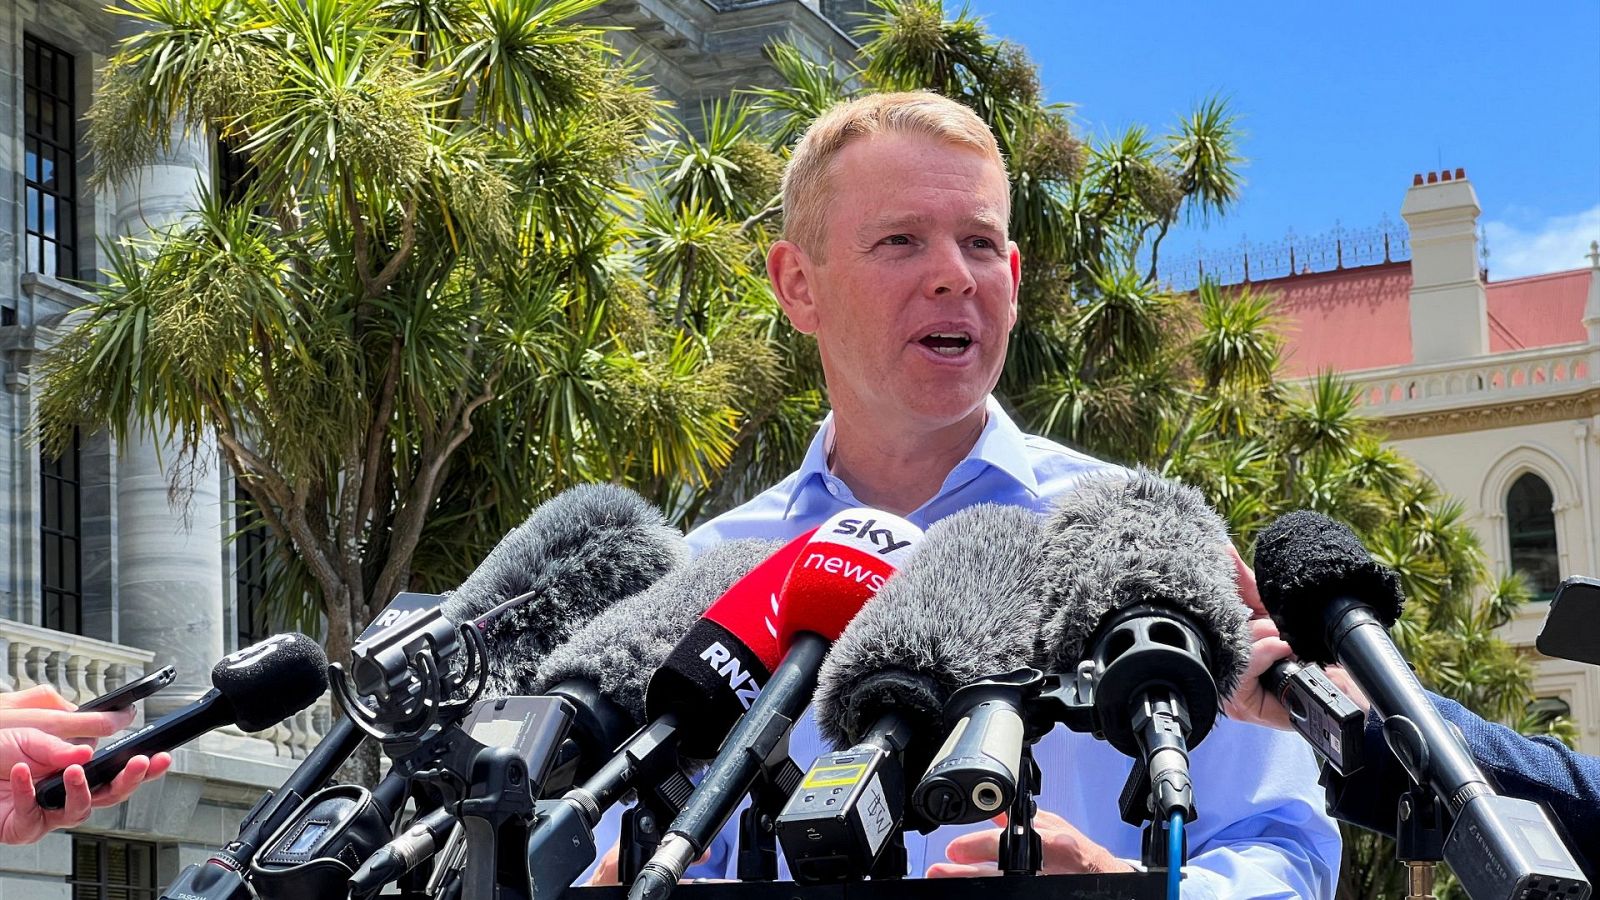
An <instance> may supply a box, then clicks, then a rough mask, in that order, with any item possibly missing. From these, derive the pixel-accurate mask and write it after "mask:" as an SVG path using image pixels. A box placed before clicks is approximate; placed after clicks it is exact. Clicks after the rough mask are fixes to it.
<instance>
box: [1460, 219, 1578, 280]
mask: <svg viewBox="0 0 1600 900" xmlns="http://www.w3.org/2000/svg"><path fill="white" fill-rule="evenodd" d="M1483 230H1484V235H1485V236H1486V237H1487V239H1488V244H1489V277H1490V278H1492V279H1494V280H1495V281H1503V280H1505V279H1507V278H1517V277H1520V276H1523V275H1542V274H1544V273H1546V272H1563V271H1566V270H1567V269H1577V268H1582V267H1584V266H1587V265H1588V264H1589V261H1588V260H1587V259H1585V258H1584V257H1585V255H1586V254H1587V253H1588V252H1589V242H1590V241H1600V203H1597V204H1595V205H1594V206H1592V207H1590V208H1589V209H1586V210H1583V211H1582V212H1577V213H1573V214H1572V215H1568V216H1551V217H1550V218H1548V219H1545V220H1544V221H1543V222H1535V223H1533V224H1531V225H1529V226H1526V227H1519V226H1517V225H1512V224H1509V223H1507V222H1484V223H1483Z"/></svg>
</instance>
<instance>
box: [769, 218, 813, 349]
mask: <svg viewBox="0 0 1600 900" xmlns="http://www.w3.org/2000/svg"><path fill="white" fill-rule="evenodd" d="M811 270H812V263H811V258H810V257H809V256H807V255H806V252H805V251H804V250H802V249H800V245H799V244H796V243H795V242H793V241H778V242H777V243H775V244H773V245H772V249H770V250H768V251H767V278H768V279H769V280H770V281H771V282H772V292H773V293H774V294H776V295H777V296H778V305H779V306H782V307H783V314H784V315H786V316H788V317H789V324H791V325H793V326H794V330H795V331H798V332H800V333H801V334H816V333H817V303H816V297H815V295H813V293H812V281H811Z"/></svg>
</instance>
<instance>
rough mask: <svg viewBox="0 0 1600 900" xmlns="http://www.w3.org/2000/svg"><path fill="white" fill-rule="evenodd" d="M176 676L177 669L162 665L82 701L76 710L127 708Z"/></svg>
mask: <svg viewBox="0 0 1600 900" xmlns="http://www.w3.org/2000/svg"><path fill="white" fill-rule="evenodd" d="M177 677H178V670H177V669H175V668H173V667H172V666H162V667H161V668H159V669H157V670H155V671H154V672H151V673H150V674H149V675H146V676H144V677H143V678H136V679H134V680H133V681H130V682H128V683H127V684H125V685H123V686H122V687H119V688H117V689H116V690H112V691H107V692H105V693H104V694H101V695H100V696H98V697H96V698H94V699H93V700H90V701H88V702H87V703H84V704H83V705H81V706H79V707H78V712H109V711H114V710H119V709H127V708H128V707H130V706H132V705H134V704H135V703H138V702H139V701H140V700H143V699H144V698H146V697H148V696H150V695H151V694H154V693H155V692H156V691H159V690H161V689H162V688H164V687H166V686H167V685H169V684H171V683H172V679H174V678H177Z"/></svg>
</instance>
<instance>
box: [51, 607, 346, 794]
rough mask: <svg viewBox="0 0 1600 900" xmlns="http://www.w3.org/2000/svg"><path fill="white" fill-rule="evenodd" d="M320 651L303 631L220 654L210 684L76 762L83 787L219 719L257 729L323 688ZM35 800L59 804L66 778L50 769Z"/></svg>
mask: <svg viewBox="0 0 1600 900" xmlns="http://www.w3.org/2000/svg"><path fill="white" fill-rule="evenodd" d="M327 666H328V657H327V655H326V654H324V653H323V652H322V647H321V646H319V645H318V644H317V642H316V641H314V640H312V639H311V638H308V637H306V636H305V635H303V634H297V633H292V632H291V633H288V634H278V635H273V636H272V637H269V638H267V639H266V640H264V641H261V642H260V643H257V644H252V645H251V646H249V647H246V648H244V649H243V650H240V651H238V652H237V653H233V654H230V655H228V656H224V657H223V658H222V659H221V661H219V662H218V663H217V664H216V666H215V667H214V668H212V670H211V684H212V688H211V690H209V691H207V692H206V693H205V695H204V696H202V697H201V698H200V699H198V700H196V701H194V702H193V703H190V704H188V705H187V706H185V707H183V708H182V709H177V710H174V711H173V712H171V713H168V714H167V715H165V716H162V717H161V718H160V719H157V720H156V721H154V722H151V723H149V724H147V725H145V726H144V727H143V728H141V729H139V730H138V731H135V732H133V733H131V734H128V735H126V736H124V737H122V738H119V739H118V740H116V741H113V742H112V743H110V744H107V745H106V746H105V747H102V748H101V749H100V750H99V751H98V752H96V753H95V755H94V757H93V758H92V759H90V760H89V763H88V765H86V766H84V767H83V770H84V773H85V774H86V775H88V777H89V787H90V789H91V790H92V789H95V788H99V787H102V786H104V785H106V784H109V783H110V782H111V780H112V779H113V778H115V777H116V775H117V773H118V772H120V771H122V769H123V767H125V766H126V765H127V764H128V760H130V759H132V758H133V757H135V756H149V755H151V754H154V753H160V752H163V751H166V750H171V749H173V748H175V747H178V746H181V745H183V744H186V743H188V742H189V741H192V740H194V739H195V738H197V737H199V736H200V735H202V734H205V733H206V732H208V731H211V730H213V729H216V728H221V727H222V726H224V725H237V726H239V728H240V730H242V731H261V730H263V729H266V728H271V727H272V726H274V725H276V724H278V723H279V722H281V721H283V720H284V719H287V718H288V717H290V716H292V715H294V714H295V713H297V712H299V711H301V710H303V709H305V708H306V707H308V706H310V705H311V704H313V703H315V702H316V701H317V698H318V697H320V696H322V692H323V691H325V690H327V689H328V675H327V671H326V670H327ZM38 802H39V805H40V806H42V807H44V808H45V809H60V808H61V807H62V806H63V805H64V804H65V803H66V802H67V789H66V782H65V781H64V779H63V777H62V775H61V774H60V773H57V774H55V775H52V776H50V777H49V778H47V779H45V780H44V781H43V782H41V783H40V784H39V791H38Z"/></svg>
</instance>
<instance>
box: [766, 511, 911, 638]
mask: <svg viewBox="0 0 1600 900" xmlns="http://www.w3.org/2000/svg"><path fill="white" fill-rule="evenodd" d="M921 540H922V529H920V528H918V527H917V526H915V525H913V524H911V523H910V522H907V521H906V520H905V519H902V518H900V517H899V516H895V515H890V514H889V513H886V512H880V511H878V510H875V509H865V508H857V509H848V510H845V511H844V512H842V513H839V514H837V515H835V516H833V517H832V518H830V519H829V520H828V521H826V522H824V523H822V525H821V526H820V527H818V528H817V530H816V533H815V534H813V535H812V537H811V542H810V543H809V544H807V545H806V546H805V547H803V548H802V549H801V550H800V556H799V558H798V559H796V560H795V562H794V568H792V569H790V570H789V575H788V577H787V578H785V579H784V582H783V590H782V591H780V592H779V594H778V647H779V649H780V650H783V651H787V650H788V649H789V644H790V643H791V642H793V640H794V636H795V635H796V634H799V633H800V632H802V631H807V632H811V633H812V634H817V635H821V636H822V637H824V638H826V639H828V640H830V641H831V640H834V639H835V638H837V637H838V636H839V635H840V633H842V632H843V631H844V629H845V626H846V625H848V624H850V620H851V619H853V618H855V616H856V613H858V612H860V611H861V607H862V606H864V605H866V602H867V601H868V600H870V599H872V595H873V594H876V593H877V592H878V589H879V588H881V587H883V583H884V582H885V581H886V580H887V579H888V578H889V576H890V575H893V574H894V572H895V570H896V569H898V568H900V566H901V565H902V564H904V563H905V561H906V560H908V559H910V558H911V557H912V554H913V552H914V551H915V549H916V547H917V544H918V542H919V541H921Z"/></svg>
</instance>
